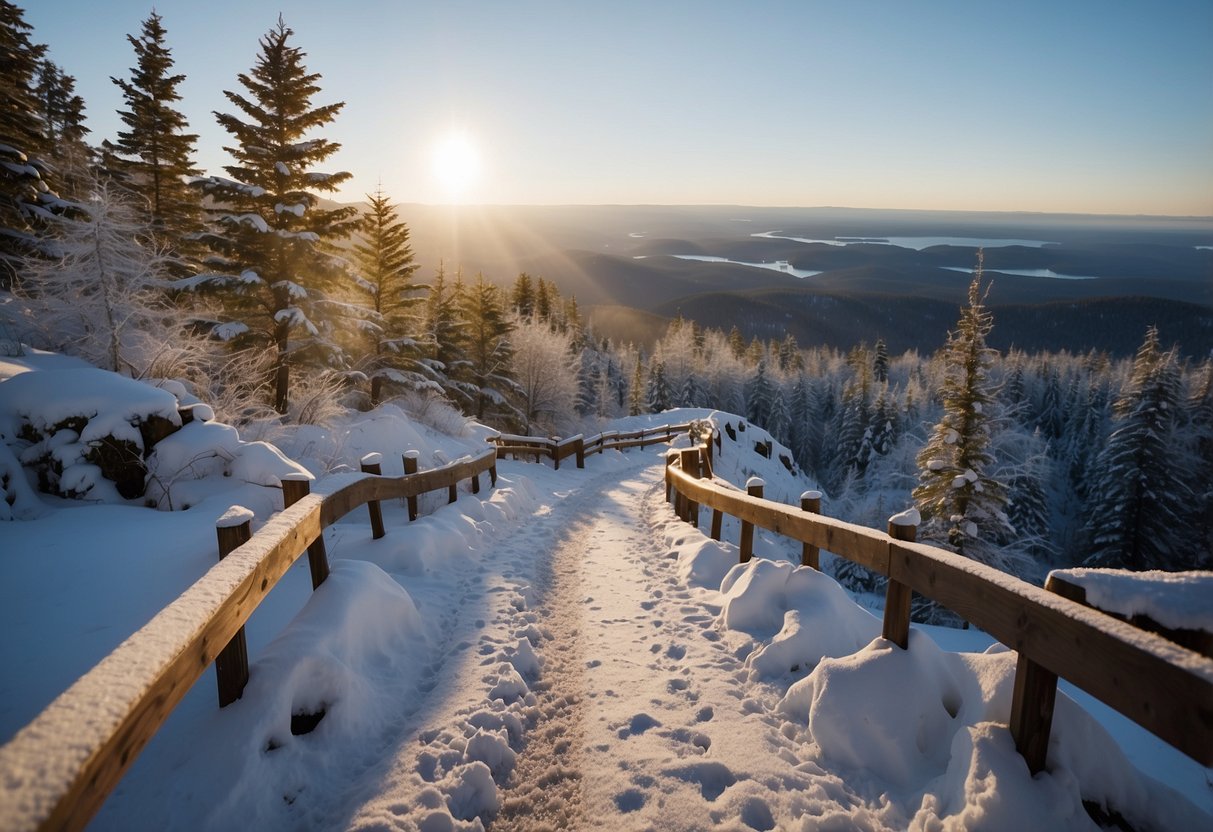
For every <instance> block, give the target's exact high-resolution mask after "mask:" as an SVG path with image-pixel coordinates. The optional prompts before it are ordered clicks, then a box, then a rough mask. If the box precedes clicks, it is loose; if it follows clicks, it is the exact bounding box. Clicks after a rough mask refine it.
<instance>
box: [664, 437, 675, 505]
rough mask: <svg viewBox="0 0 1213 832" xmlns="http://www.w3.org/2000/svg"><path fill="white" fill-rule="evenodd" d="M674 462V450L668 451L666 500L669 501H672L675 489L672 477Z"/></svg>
mask: <svg viewBox="0 0 1213 832" xmlns="http://www.w3.org/2000/svg"><path fill="white" fill-rule="evenodd" d="M673 462H674V452H673V451H666V452H665V501H666V502H667V503H668V502H670V498H671V496H672V492H673V489H674V480H673V479H671V477H670V465H671V464H672V463H673ZM675 511H677V505H675Z"/></svg>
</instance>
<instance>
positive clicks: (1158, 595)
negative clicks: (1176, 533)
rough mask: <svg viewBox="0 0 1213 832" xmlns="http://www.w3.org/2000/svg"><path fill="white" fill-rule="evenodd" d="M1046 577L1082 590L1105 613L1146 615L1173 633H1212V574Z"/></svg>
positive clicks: (1077, 572) (1070, 573)
mask: <svg viewBox="0 0 1213 832" xmlns="http://www.w3.org/2000/svg"><path fill="white" fill-rule="evenodd" d="M1049 574H1050V575H1057V576H1058V577H1060V578H1063V579H1065V580H1066V581H1068V582H1069V583H1072V584H1076V585H1078V586H1081V587H1082V588H1083V589H1084V590H1086V593H1087V603H1088V604H1090V605H1091V606H1093V607H1096V608H1098V609H1101V610H1104V611H1105V612H1114V613H1117V614H1118V615H1123V616H1125V617H1126V618H1132V617H1133V616H1135V615H1145V616H1149V617H1150V618H1152V619H1154V620H1155V621H1157V622H1158V623H1159V624H1161V625H1162V626H1164V627H1168V628H1170V629H1173V630H1204V631H1206V632H1210V633H1213V572H1162V571H1158V570H1151V571H1147V572H1130V571H1128V570H1125V569H1056V570H1054V571H1053V572H1051V573H1049Z"/></svg>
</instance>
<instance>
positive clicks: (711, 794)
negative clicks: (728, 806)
mask: <svg viewBox="0 0 1213 832" xmlns="http://www.w3.org/2000/svg"><path fill="white" fill-rule="evenodd" d="M666 774H668V775H670V776H671V777H676V778H677V779H679V780H683V781H686V782H688V783H695V784H696V785H698V786H699V792H700V794H702V795H703V798H704V800H709V801H711V800H715V799H716V798H718V797H720V796H721V795H722V794H724V791H725V789H727V788H728V787H729V786H731V785H733V784H734V783H736V782H737V778H736V777H734V776H733V772H732V771H731V770H730V769H729V767H728V766H726V765H725V764H724V763H717V762H708V763H696V764H695V765H693V766H687V767H685V768H676V769H671V770H669V771H667V772H666ZM768 828H769V827H768Z"/></svg>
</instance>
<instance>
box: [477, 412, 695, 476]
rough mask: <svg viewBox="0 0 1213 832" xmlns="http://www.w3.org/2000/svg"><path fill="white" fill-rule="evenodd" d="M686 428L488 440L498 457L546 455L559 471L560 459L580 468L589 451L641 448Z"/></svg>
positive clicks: (500, 436)
mask: <svg viewBox="0 0 1213 832" xmlns="http://www.w3.org/2000/svg"><path fill="white" fill-rule="evenodd" d="M690 427H691V423H690V422H686V423H683V424H678V425H659V426H657V427H652V428H645V429H643V430H637V431H630V432H625V433H621V432H619V431H606V432H604V433H599V434H597V435H596V436H592V437H590V438H589V439H586V438H585V437H584V436H583V435H582V434H580V433H579V434H577V435H576V436H570V437H567V438H565V439H560V438H558V437H555V436H553V437H550V438H549V437H542V436H517V435H515V434H512V433H502V434H498V435H496V436H490V437H488V441H489V442H492V443H493V444H494V445H495V446H496V448H497V458H498V459H505V458H507V457H510V456H512V457H513V458H514V459H517V458H518V457H522V458H524V459H527V458H530V459H533V461H535V462H538V461H539V460H540V459H543V458H545V457H546V458H547V459H550V460H552V465H553V467H555V468H556V469H557V470H559V468H560V463H561V461H562V460H565V459H568V458H569V457H570V456H575V457H576V458H577V467H578V468H584V467H585V458H586V457H587V456H590V455H591V454H600V453H602V452H603V451H610V450H617V451H622V450H627V449H628V448H643V447H646V446H648V445H656V444H660V443H662V442H669V441H670V440H671V439H673V438H675V437H676V436H678V435H679V434H683V433H686V432H687V431H688V430H689V429H690Z"/></svg>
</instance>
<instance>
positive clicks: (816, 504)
mask: <svg viewBox="0 0 1213 832" xmlns="http://www.w3.org/2000/svg"><path fill="white" fill-rule="evenodd" d="M800 509H801V511H807V512H809V513H810V514H821V492H820V491H806V492H804V493H803V494H801V495H800ZM820 555H821V553H820V550H819V549H818V548H817V547H816V546H814V545H812V544H811V543H804V544H802V545H801V550H800V565H801V566H811V567H813V568H814V569H816V570H817V571H819V572H820V571H821V557H820Z"/></svg>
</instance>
